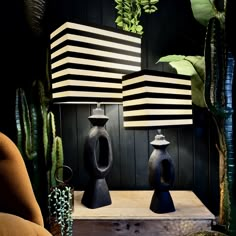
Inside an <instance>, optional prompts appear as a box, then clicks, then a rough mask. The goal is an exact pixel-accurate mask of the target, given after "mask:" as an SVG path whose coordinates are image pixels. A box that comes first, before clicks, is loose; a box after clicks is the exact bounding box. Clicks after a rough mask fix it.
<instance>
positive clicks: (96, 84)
mask: <svg viewBox="0 0 236 236" xmlns="http://www.w3.org/2000/svg"><path fill="white" fill-rule="evenodd" d="M50 44H51V78H52V96H53V102H54V103H97V102H102V103H122V76H123V75H125V74H129V73H132V72H134V71H138V70H140V69H141V38H140V36H139V35H137V34H134V33H130V32H126V31H123V30H119V29H115V28H110V27H101V26H95V25H88V24H86V25H85V24H79V23H74V22H66V23H64V24H63V25H61V26H60V27H59V28H57V29H56V30H55V31H53V32H52V33H51V35H50Z"/></svg>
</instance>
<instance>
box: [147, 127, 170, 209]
mask: <svg viewBox="0 0 236 236" xmlns="http://www.w3.org/2000/svg"><path fill="white" fill-rule="evenodd" d="M151 144H152V146H153V147H154V150H153V152H152V154H151V156H150V158H149V163H148V166H149V183H150V185H151V186H152V187H153V188H154V193H153V196H152V200H151V203H150V210H152V211H153V212H155V213H168V212H173V211H175V207H174V203H173V200H172V198H171V195H170V193H169V190H170V188H171V187H172V185H173V182H174V177H175V173H174V165H173V162H172V159H171V157H170V155H169V153H168V152H167V151H166V147H167V146H168V145H169V142H168V141H166V140H165V137H164V135H162V134H161V131H160V130H158V134H157V135H156V136H155V140H153V141H152V142H151Z"/></svg>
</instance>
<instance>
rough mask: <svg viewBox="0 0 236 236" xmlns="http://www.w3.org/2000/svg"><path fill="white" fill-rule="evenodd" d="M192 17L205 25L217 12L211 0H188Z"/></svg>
mask: <svg viewBox="0 0 236 236" xmlns="http://www.w3.org/2000/svg"><path fill="white" fill-rule="evenodd" d="M190 1H191V8H192V12H193V16H194V18H195V19H196V20H197V21H198V22H199V23H200V24H202V25H204V26H207V23H208V21H209V19H210V18H212V17H214V16H216V14H217V12H216V9H215V7H214V4H213V0H190Z"/></svg>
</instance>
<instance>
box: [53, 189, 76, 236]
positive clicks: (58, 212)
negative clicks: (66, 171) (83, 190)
mask: <svg viewBox="0 0 236 236" xmlns="http://www.w3.org/2000/svg"><path fill="white" fill-rule="evenodd" d="M71 200H72V193H71V187H69V186H64V185H61V186H58V187H54V188H52V191H51V192H50V194H49V195H48V208H49V221H50V222H51V226H52V230H51V231H53V232H54V233H55V234H56V235H57V234H59V235H61V236H72V223H73V219H72V204H71Z"/></svg>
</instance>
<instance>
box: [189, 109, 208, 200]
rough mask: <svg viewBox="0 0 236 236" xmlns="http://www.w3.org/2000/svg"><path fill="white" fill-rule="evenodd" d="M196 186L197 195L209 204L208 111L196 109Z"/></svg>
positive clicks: (194, 136) (194, 188) (194, 135)
mask: <svg viewBox="0 0 236 236" xmlns="http://www.w3.org/2000/svg"><path fill="white" fill-rule="evenodd" d="M193 118H194V122H195V123H194V134H193V138H194V186H193V190H194V192H195V193H196V194H197V196H198V197H199V198H200V199H201V200H202V201H203V203H204V204H208V201H209V199H208V195H209V156H208V155H209V151H208V150H209V140H208V135H209V133H208V132H209V129H208V119H207V111H206V110H205V109H198V111H196V110H195V111H194V116H193Z"/></svg>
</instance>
